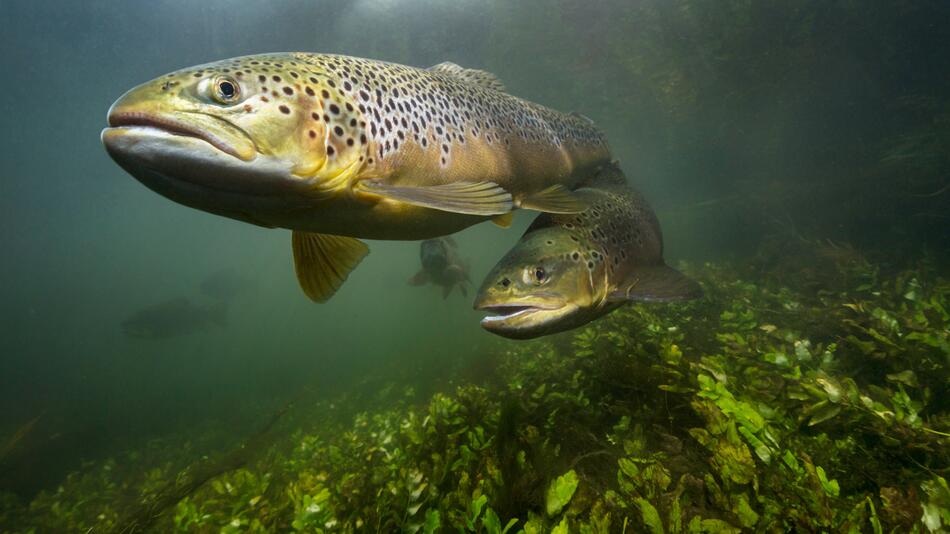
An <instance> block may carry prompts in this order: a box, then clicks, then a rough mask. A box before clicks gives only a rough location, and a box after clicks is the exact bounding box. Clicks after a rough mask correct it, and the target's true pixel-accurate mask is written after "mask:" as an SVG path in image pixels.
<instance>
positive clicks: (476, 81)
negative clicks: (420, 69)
mask: <svg viewBox="0 0 950 534" xmlns="http://www.w3.org/2000/svg"><path fill="white" fill-rule="evenodd" d="M428 70H429V71H430V72H437V73H439V74H444V75H446V76H451V77H453V78H457V79H459V80H462V81H463V82H465V83H470V84H473V85H478V86H481V87H485V88H488V89H494V90H495V91H501V92H505V85H504V84H503V83H501V80H499V79H498V76H495V75H494V74H492V73H490V72H488V71H484V70H478V69H465V68H462V67H460V66H458V65H456V64H455V63H452V62H451V61H444V62H442V63H439V64H438V65H433V66H431V67H429V69H428Z"/></svg>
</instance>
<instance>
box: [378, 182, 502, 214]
mask: <svg viewBox="0 0 950 534" xmlns="http://www.w3.org/2000/svg"><path fill="white" fill-rule="evenodd" d="M360 186H361V187H362V188H363V189H364V190H365V191H367V192H369V193H372V194H374V195H379V196H381V197H386V198H389V199H392V200H398V201H400V202H405V203H407V204H413V205H415V206H422V207H424V208H432V209H437V210H442V211H450V212H453V213H464V214H466V215H481V216H485V217H491V216H493V215H501V214H503V213H508V212H509V211H511V210H512V208H513V207H514V205H513V204H512V201H511V194H510V193H508V192H507V191H505V190H504V189H502V188H501V186H499V185H498V184H496V183H494V182H456V183H451V184H443V185H432V186H422V187H415V186H401V185H392V184H387V183H385V182H380V181H378V180H367V181H365V182H362V183H361V184H360Z"/></svg>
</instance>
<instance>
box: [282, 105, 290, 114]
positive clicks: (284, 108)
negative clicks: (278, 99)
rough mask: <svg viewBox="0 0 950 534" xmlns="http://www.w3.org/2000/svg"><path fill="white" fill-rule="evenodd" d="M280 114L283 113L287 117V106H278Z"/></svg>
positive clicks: (288, 110) (288, 111)
mask: <svg viewBox="0 0 950 534" xmlns="http://www.w3.org/2000/svg"><path fill="white" fill-rule="evenodd" d="M280 112H281V113H283V114H284V115H289V114H290V108H288V107H287V106H285V105H283V104H281V106H280Z"/></svg>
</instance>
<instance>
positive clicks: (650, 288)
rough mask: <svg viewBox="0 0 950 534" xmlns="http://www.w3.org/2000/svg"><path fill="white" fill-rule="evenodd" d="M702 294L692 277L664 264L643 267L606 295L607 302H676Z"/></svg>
mask: <svg viewBox="0 0 950 534" xmlns="http://www.w3.org/2000/svg"><path fill="white" fill-rule="evenodd" d="M701 296H703V289H702V288H701V287H700V286H699V284H697V283H696V282H695V281H694V280H693V279H691V278H689V277H687V276H686V275H685V274H683V273H681V272H679V271H677V270H676V269H674V268H672V267H668V266H666V265H654V266H650V267H643V268H640V269H637V270H636V271H635V272H633V273H631V275H630V276H629V279H628V280H627V281H626V283H624V284H623V285H621V286H620V287H618V288H617V289H616V290H615V291H613V292H612V293H610V294H609V295H607V301H608V302H621V301H623V302H626V301H638V302H676V301H680V300H690V299H696V298H699V297H701Z"/></svg>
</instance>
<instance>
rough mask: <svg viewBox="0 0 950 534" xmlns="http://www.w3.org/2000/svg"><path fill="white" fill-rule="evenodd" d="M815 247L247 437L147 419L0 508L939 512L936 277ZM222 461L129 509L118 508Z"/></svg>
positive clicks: (828, 527)
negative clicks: (163, 499) (154, 428)
mask: <svg viewBox="0 0 950 534" xmlns="http://www.w3.org/2000/svg"><path fill="white" fill-rule="evenodd" d="M829 265H836V266H837V267H835V268H833V269H832V268H829V269H827V270H826V273H828V276H827V277H826V278H824V279H822V280H818V281H816V280H815V279H814V278H813V277H812V278H809V277H805V276H803V277H800V278H793V277H791V276H789V275H788V274H787V273H785V272H784V271H782V270H780V269H772V270H770V271H768V272H769V273H772V274H773V275H775V276H769V275H765V276H758V277H757V278H756V279H761V280H764V281H763V282H762V283H758V284H756V283H752V282H750V281H748V278H749V277H748V276H739V275H738V272H739V269H737V268H736V267H735V266H731V265H728V264H721V265H715V264H706V265H705V266H702V267H701V268H700V267H694V268H692V269H689V268H688V269H687V270H688V271H689V272H691V273H692V274H694V275H696V276H697V278H699V279H700V280H701V281H702V282H703V285H704V287H705V289H706V292H707V295H706V297H705V298H704V299H702V300H700V301H697V302H694V303H689V304H685V305H678V306H628V307H625V308H622V309H620V310H618V311H616V312H615V313H613V314H611V315H609V316H607V317H605V318H603V319H601V320H599V321H595V322H594V323H591V324H590V325H588V326H586V327H584V328H582V329H578V330H575V331H573V332H568V333H565V334H562V335H559V336H553V337H550V338H542V339H541V340H536V341H532V342H526V343H513V342H508V341H501V340H499V341H498V343H497V344H496V345H494V350H493V351H492V352H491V353H490V354H486V355H485V357H486V358H488V359H489V360H490V362H489V363H490V365H491V367H492V369H493V370H494V372H493V373H492V374H490V375H489V376H487V377H485V376H483V377H482V378H481V380H467V379H466V378H465V376H464V373H460V376H459V377H458V378H459V380H458V383H459V384H461V385H458V386H457V387H454V388H452V389H448V390H446V391H441V392H435V393H433V394H420V393H419V392H418V391H417V390H416V389H414V388H413V387H407V386H400V385H399V384H406V383H407V382H399V381H398V380H397V381H392V376H393V375H389V377H388V378H387V380H390V381H389V382H379V383H376V384H374V383H372V381H371V379H367V380H368V381H367V383H366V384H364V386H363V387H360V388H358V391H364V392H366V391H374V393H362V394H360V393H348V394H346V395H344V396H341V397H339V398H335V399H323V400H305V399H298V400H297V401H296V402H295V404H294V406H293V407H292V408H290V409H288V411H287V412H288V413H287V416H286V417H285V418H284V419H282V420H281V421H280V422H279V424H277V425H276V427H275V429H274V430H272V431H270V432H269V433H268V434H267V435H268V439H267V440H265V441H262V442H257V443H254V441H253V440H251V441H249V442H248V443H247V444H246V445H245V446H243V447H240V448H238V449H237V451H239V452H238V453H237V454H238V455H239V456H241V457H242V461H240V462H234V461H233V458H234V457H235V456H234V455H235V453H234V452H232V453H230V455H229V454H223V455H220V458H222V459H223V460H221V461H218V463H217V464H216V463H215V462H216V460H215V459H214V457H213V458H211V459H203V460H201V461H199V462H198V463H194V464H191V462H192V460H193V459H194V458H195V457H196V456H197V455H200V452H198V450H199V449H200V447H198V446H197V445H193V443H196V441H199V440H196V439H195V437H194V436H190V437H188V438H187V441H186V439H185V438H183V437H181V436H169V437H168V438H165V439H162V440H155V441H152V442H150V443H148V444H147V445H146V446H144V447H143V448H142V449H141V450H136V451H129V452H128V453H126V454H124V455H123V456H121V457H115V458H110V459H108V460H105V461H101V462H96V463H88V464H86V465H84V466H83V468H82V469H81V470H80V471H78V472H75V473H73V474H71V475H69V476H68V477H67V478H66V479H65V480H64V481H63V482H62V484H61V485H60V486H59V487H58V488H56V489H55V490H52V491H46V492H43V493H41V494H39V495H38V496H37V497H36V498H35V499H33V501H32V502H29V503H19V502H18V501H17V500H16V498H15V497H13V496H12V495H7V496H4V497H3V498H2V499H0V524H2V525H6V527H5V528H10V529H11V530H13V531H24V532H30V531H36V532H47V531H63V532H65V531H83V532H86V531H94V532H96V531H118V532H122V531H125V532H129V531H137V530H140V529H145V530H149V529H151V530H154V531H162V532H164V531H197V532H212V531H214V532H246V531H247V532H264V531H274V530H277V531H302V532H322V531H327V532H330V531H376V532H391V531H407V532H427V533H428V532H438V531H463V532H485V533H503V532H525V533H528V534H530V533H534V532H615V531H620V532H623V531H626V532H651V533H661V532H664V533H665V532H670V533H678V532H739V531H765V532H788V531H803V532H804V531H808V532H811V531H848V532H885V531H887V532H908V531H910V532H946V531H948V530H950V487H948V483H947V477H948V474H950V473H948V470H950V413H948V407H950V388H948V377H950V375H948V367H950V365H948V364H950V280H947V279H946V278H943V277H941V276H939V275H938V274H937V270H936V269H935V267H933V266H932V265H930V264H929V262H927V261H923V262H921V263H920V265H919V266H917V267H915V268H911V269H906V270H903V271H900V272H897V273H892V274H889V275H885V274H883V273H882V272H881V271H880V270H879V269H878V268H876V267H874V266H873V265H871V264H869V263H867V262H866V261H863V260H861V261H846V262H839V263H836V264H829ZM753 268H754V269H757V270H759V274H760V275H761V274H762V272H763V271H762V269H763V267H762V265H757V266H753ZM776 273H777V274H776ZM819 282H820V283H819ZM830 287H833V288H835V289H834V290H833V291H832V290H829V289H823V288H830ZM406 374H407V375H408V373H406ZM182 442H185V443H187V445H186V446H184V447H182V446H181V443H182ZM241 451H243V452H241ZM212 456H214V455H212ZM229 457H230V458H231V460H228V458H229ZM229 461H230V462H231V463H232V464H233V465H227V466H225V467H223V468H221V471H222V474H220V475H218V476H214V477H212V478H210V480H208V481H207V482H206V483H204V484H201V485H199V486H198V488H197V490H195V491H193V492H191V493H190V495H187V496H186V497H184V498H183V499H181V500H180V501H177V502H176V504H173V505H172V506H170V507H168V508H167V509H165V510H164V511H163V510H161V509H160V508H159V509H151V516H150V518H149V520H148V521H146V522H144V523H143V522H136V521H132V520H130V517H129V515H127V514H128V510H129V509H130V508H133V507H134V506H136V505H138V506H142V505H144V506H145V507H146V509H148V506H149V505H150V504H154V502H156V500H157V499H158V496H159V495H160V494H161V493H162V491H163V488H165V489H167V488H175V487H185V486H187V484H188V481H189V480H192V479H193V478H194V477H195V473H196V472H198V471H201V470H202V469H205V468H206V467H207V466H208V465H209V464H210V465H212V466H213V465H223V464H221V462H224V463H227V462H229ZM189 464H191V465H189ZM205 471H207V472H211V471H208V470H207V469H205ZM212 471H213V469H212ZM188 491H190V489H189V490H188ZM173 502H174V501H173Z"/></svg>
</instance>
